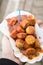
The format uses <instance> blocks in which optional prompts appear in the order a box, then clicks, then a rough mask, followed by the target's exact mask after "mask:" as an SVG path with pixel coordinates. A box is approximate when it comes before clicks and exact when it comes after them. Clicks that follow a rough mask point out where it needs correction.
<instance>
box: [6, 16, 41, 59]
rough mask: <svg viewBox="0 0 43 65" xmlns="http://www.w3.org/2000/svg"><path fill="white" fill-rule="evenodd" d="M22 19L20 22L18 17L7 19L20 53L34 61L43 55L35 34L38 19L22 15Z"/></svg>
mask: <svg viewBox="0 0 43 65" xmlns="http://www.w3.org/2000/svg"><path fill="white" fill-rule="evenodd" d="M21 19H22V20H21V21H20V22H18V16H17V17H12V18H8V19H6V21H7V23H8V29H9V32H10V36H11V37H12V38H13V39H14V40H15V42H16V43H15V45H16V47H17V48H19V50H20V52H21V53H22V54H23V55H25V56H26V57H28V58H29V59H33V58H35V57H37V56H39V54H40V53H41V52H40V51H41V47H40V43H39V41H38V39H37V37H36V34H35V23H36V19H35V17H34V16H33V15H21Z"/></svg>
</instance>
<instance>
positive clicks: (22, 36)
mask: <svg viewBox="0 0 43 65" xmlns="http://www.w3.org/2000/svg"><path fill="white" fill-rule="evenodd" d="M17 37H18V38H22V39H23V38H25V37H26V33H18V34H17Z"/></svg>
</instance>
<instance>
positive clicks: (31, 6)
mask: <svg viewBox="0 0 43 65" xmlns="http://www.w3.org/2000/svg"><path fill="white" fill-rule="evenodd" d="M19 8H20V9H21V10H25V11H28V12H30V13H32V14H33V15H34V16H35V17H36V18H37V19H40V20H42V21H43V0H0V22H2V20H3V19H4V18H5V17H6V16H7V15H8V14H9V13H11V12H13V11H15V10H18V9H19ZM2 36H3V34H2V33H1V32H0V57H1V52H2V44H1V40H2ZM39 65H40V64H39Z"/></svg>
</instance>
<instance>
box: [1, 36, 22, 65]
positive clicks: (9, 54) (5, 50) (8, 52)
mask: <svg viewBox="0 0 43 65" xmlns="http://www.w3.org/2000/svg"><path fill="white" fill-rule="evenodd" d="M2 58H7V59H10V60H12V61H14V62H16V63H17V64H19V65H22V62H21V61H20V60H19V59H18V58H16V57H15V56H14V53H13V50H12V48H11V45H10V42H9V40H8V38H7V37H5V36H4V37H3V39H2Z"/></svg>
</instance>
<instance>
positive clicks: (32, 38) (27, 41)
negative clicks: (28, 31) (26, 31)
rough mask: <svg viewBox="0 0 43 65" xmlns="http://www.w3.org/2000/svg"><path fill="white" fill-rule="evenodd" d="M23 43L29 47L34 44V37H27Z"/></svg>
mask: <svg viewBox="0 0 43 65" xmlns="http://www.w3.org/2000/svg"><path fill="white" fill-rule="evenodd" d="M25 41H26V43H27V44H29V45H30V44H33V43H35V37H34V36H32V35H27V36H26V38H25Z"/></svg>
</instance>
